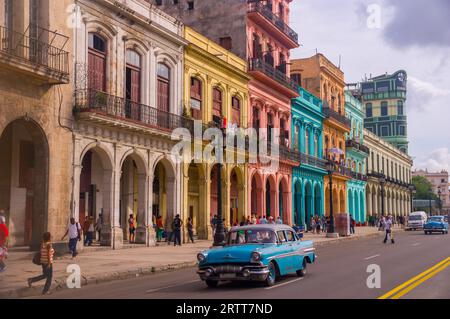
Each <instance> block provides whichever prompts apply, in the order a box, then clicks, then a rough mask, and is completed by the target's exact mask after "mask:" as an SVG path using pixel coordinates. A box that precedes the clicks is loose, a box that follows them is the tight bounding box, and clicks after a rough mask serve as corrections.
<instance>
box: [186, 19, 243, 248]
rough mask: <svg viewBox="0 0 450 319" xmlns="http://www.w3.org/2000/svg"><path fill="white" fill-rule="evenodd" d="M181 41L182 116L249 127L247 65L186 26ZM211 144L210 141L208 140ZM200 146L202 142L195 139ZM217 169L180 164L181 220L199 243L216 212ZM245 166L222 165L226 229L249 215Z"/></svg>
mask: <svg viewBox="0 0 450 319" xmlns="http://www.w3.org/2000/svg"><path fill="white" fill-rule="evenodd" d="M184 37H185V39H186V40H187V41H188V42H189V44H188V46H187V48H186V51H185V65H184V67H185V73H184V80H185V88H186V90H185V92H184V106H185V115H186V116H187V117H188V118H190V119H193V120H197V121H201V123H202V124H203V127H208V126H209V125H210V124H211V123H212V122H213V123H217V124H219V125H220V124H221V123H222V120H223V119H227V122H228V124H230V125H234V126H235V127H239V128H246V127H247V123H248V113H247V110H248V97H249V93H248V82H249V80H250V77H249V76H248V74H247V73H246V71H247V64H246V62H245V61H244V60H242V59H241V58H239V57H238V56H236V55H235V54H233V53H231V52H230V51H228V50H226V49H224V48H223V47H221V46H219V45H218V44H216V43H215V42H213V41H211V40H209V39H208V38H206V37H205V36H203V35H201V34H200V33H198V32H196V31H194V30H193V29H191V28H189V27H185V30H184ZM208 142H210V141H208ZM194 143H199V144H200V147H203V146H204V144H205V142H204V141H201V140H200V141H199V140H194ZM217 167H218V165H217V164H216V163H215V162H213V163H209V162H208V161H205V160H204V159H202V160H200V161H196V160H194V161H192V162H191V163H184V164H183V190H184V191H183V211H184V212H185V213H184V215H183V216H184V219H185V222H186V220H187V218H188V217H190V218H192V220H193V224H194V227H195V233H196V234H197V236H198V238H200V239H212V228H211V225H210V221H211V219H212V217H213V216H214V215H216V214H217V212H218V207H217V205H218V197H217V194H218V189H217V183H218V174H219V172H218V169H217ZM247 174H248V164H246V163H245V164H237V163H226V164H224V165H223V168H222V172H221V175H222V176H221V180H222V194H223V195H222V197H223V200H222V214H223V218H225V225H226V226H231V225H233V224H234V223H236V222H241V221H242V218H243V217H244V216H247V215H248V211H247V203H248V198H247V196H248V193H247V191H246V190H247V188H248V184H247V181H248V176H247Z"/></svg>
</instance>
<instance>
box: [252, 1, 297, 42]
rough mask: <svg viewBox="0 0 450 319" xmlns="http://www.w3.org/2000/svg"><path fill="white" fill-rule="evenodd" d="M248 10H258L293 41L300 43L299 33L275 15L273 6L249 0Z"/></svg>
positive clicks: (257, 11)
mask: <svg viewBox="0 0 450 319" xmlns="http://www.w3.org/2000/svg"><path fill="white" fill-rule="evenodd" d="M247 3H248V12H249V13H252V12H256V13H259V14H261V15H262V16H263V17H264V18H266V19H267V20H269V21H270V22H271V23H272V24H273V25H275V26H276V27H277V29H278V30H280V31H281V32H283V33H284V34H285V35H287V36H288V37H289V39H291V40H292V41H294V42H295V43H297V44H298V34H297V32H295V31H294V30H293V29H292V28H290V27H289V26H288V25H287V24H286V23H285V22H284V21H283V19H281V18H280V17H278V16H277V15H275V14H274V13H273V12H272V10H271V8H270V7H268V6H267V5H264V4H263V3H262V2H261V1H260V0H248V1H247Z"/></svg>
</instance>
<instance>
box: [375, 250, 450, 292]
mask: <svg viewBox="0 0 450 319" xmlns="http://www.w3.org/2000/svg"><path fill="white" fill-rule="evenodd" d="M448 262H450V257H448V258H446V259H444V260H443V261H441V262H439V263H438V264H436V265H434V266H433V267H431V268H429V269H427V270H425V271H424V272H422V273H421V274H419V275H417V276H415V277H414V278H412V279H410V280H408V281H407V282H405V283H403V284H401V285H399V286H397V287H396V288H394V289H392V290H391V291H389V292H388V293H386V294H384V295H382V296H381V297H378V299H388V298H391V297H392V296H394V295H396V294H398V293H399V292H400V291H401V290H403V289H405V288H407V287H408V286H410V285H412V284H414V283H415V282H416V281H419V280H420V279H422V278H423V277H425V276H427V275H429V274H431V273H433V272H434V271H435V270H437V269H439V268H440V267H442V266H445V267H447V266H448V265H446V264H447V263H448ZM445 267H444V269H445ZM442 270H443V269H442ZM438 272H440V271H438ZM436 274H437V273H434V274H433V276H434V275H436ZM429 278H431V277H429ZM429 278H427V279H429ZM425 280H426V279H425ZM425 280H424V281H425ZM422 282H423V281H422Z"/></svg>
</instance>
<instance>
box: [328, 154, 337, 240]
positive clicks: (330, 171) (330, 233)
mask: <svg viewBox="0 0 450 319" xmlns="http://www.w3.org/2000/svg"><path fill="white" fill-rule="evenodd" d="M327 166H328V167H327V171H328V176H329V178H330V226H329V228H328V231H327V237H329V238H336V237H338V234H336V233H335V229H334V214H333V172H334V162H333V160H331V159H329V160H328V164H327Z"/></svg>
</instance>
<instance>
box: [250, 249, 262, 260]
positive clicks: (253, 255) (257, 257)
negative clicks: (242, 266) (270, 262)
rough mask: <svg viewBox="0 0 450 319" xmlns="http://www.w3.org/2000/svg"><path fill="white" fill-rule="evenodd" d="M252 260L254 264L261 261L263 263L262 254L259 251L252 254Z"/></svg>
mask: <svg viewBox="0 0 450 319" xmlns="http://www.w3.org/2000/svg"><path fill="white" fill-rule="evenodd" d="M251 260H252V262H259V261H261V254H260V253H258V252H257V251H255V252H252V255H251Z"/></svg>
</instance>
